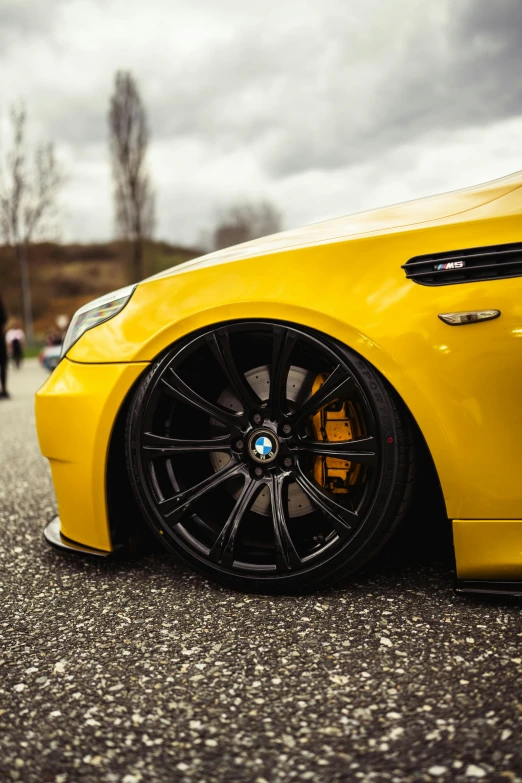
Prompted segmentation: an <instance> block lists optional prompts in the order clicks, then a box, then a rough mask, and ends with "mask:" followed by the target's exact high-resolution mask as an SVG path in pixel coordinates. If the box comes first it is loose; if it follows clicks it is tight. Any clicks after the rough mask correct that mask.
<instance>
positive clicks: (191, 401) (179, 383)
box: [161, 368, 248, 432]
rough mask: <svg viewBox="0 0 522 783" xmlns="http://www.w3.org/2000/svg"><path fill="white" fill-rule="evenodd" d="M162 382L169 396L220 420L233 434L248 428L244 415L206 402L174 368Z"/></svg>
mask: <svg viewBox="0 0 522 783" xmlns="http://www.w3.org/2000/svg"><path fill="white" fill-rule="evenodd" d="M161 381H162V383H163V388H164V390H165V391H166V392H167V394H170V395H171V396H172V397H175V398H176V399H177V400H181V401H182V402H186V403H187V404H188V405H191V406H192V407H194V408H197V409H198V410H200V411H201V412H202V413H206V414H207V415H208V416H211V417H212V418H214V419H218V421H221V422H222V423H223V424H225V425H226V426H227V427H229V428H230V429H231V430H232V432H242V431H243V430H244V428H245V427H246V426H247V423H248V422H247V418H246V416H245V415H244V414H241V413H231V412H230V411H227V410H225V408H222V407H221V406H220V405H214V403H212V402H209V401H208V400H205V399H204V398H203V397H201V396H200V395H199V394H198V393H197V392H196V391H194V389H191V388H190V386H188V385H187V384H186V383H185V381H183V380H182V379H181V378H180V377H179V375H177V374H176V373H175V372H174V370H173V369H172V368H171V369H170V372H169V375H168V377H167V378H166V377H165V376H163V377H162V378H161Z"/></svg>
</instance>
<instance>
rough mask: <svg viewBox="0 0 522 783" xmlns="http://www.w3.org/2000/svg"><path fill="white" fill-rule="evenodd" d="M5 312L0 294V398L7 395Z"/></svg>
mask: <svg viewBox="0 0 522 783" xmlns="http://www.w3.org/2000/svg"><path fill="white" fill-rule="evenodd" d="M6 323H7V312H6V309H5V307H4V303H3V301H2V296H1V295H0V398H6V397H9V394H8V393H7V345H6V342H5V325H6Z"/></svg>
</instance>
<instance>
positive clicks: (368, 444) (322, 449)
mask: <svg viewBox="0 0 522 783" xmlns="http://www.w3.org/2000/svg"><path fill="white" fill-rule="evenodd" d="M293 448H295V449H296V450H297V451H306V452H309V453H311V454H322V455H324V456H325V457H338V458H339V459H346V460H349V461H350V462H357V463H359V464H361V465H369V466H370V467H374V466H375V465H377V461H378V457H377V454H376V452H375V438H373V437H372V438H358V439H357V440H338V441H316V440H311V441H306V440H301V441H297V443H296V444H295V445H293Z"/></svg>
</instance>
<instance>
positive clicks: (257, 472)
mask: <svg viewBox="0 0 522 783" xmlns="http://www.w3.org/2000/svg"><path fill="white" fill-rule="evenodd" d="M263 474H264V471H263V468H260V467H256V468H254V475H255V476H256V478H262V477H263Z"/></svg>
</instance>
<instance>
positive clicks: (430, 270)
mask: <svg viewBox="0 0 522 783" xmlns="http://www.w3.org/2000/svg"><path fill="white" fill-rule="evenodd" d="M401 269H404V271H405V272H406V277H407V278H408V280H414V281H415V282H416V283H420V284H421V285H453V284H455V283H473V282H476V281H479V280H498V279H499V278H505V277H522V242H515V243H513V244H510V245H494V246H490V247H474V248H469V249H466V250H454V251H453V252H450V253H433V255H429V256H415V257H414V258H410V260H409V261H407V262H406V263H405V264H403V265H402V267H401Z"/></svg>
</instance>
